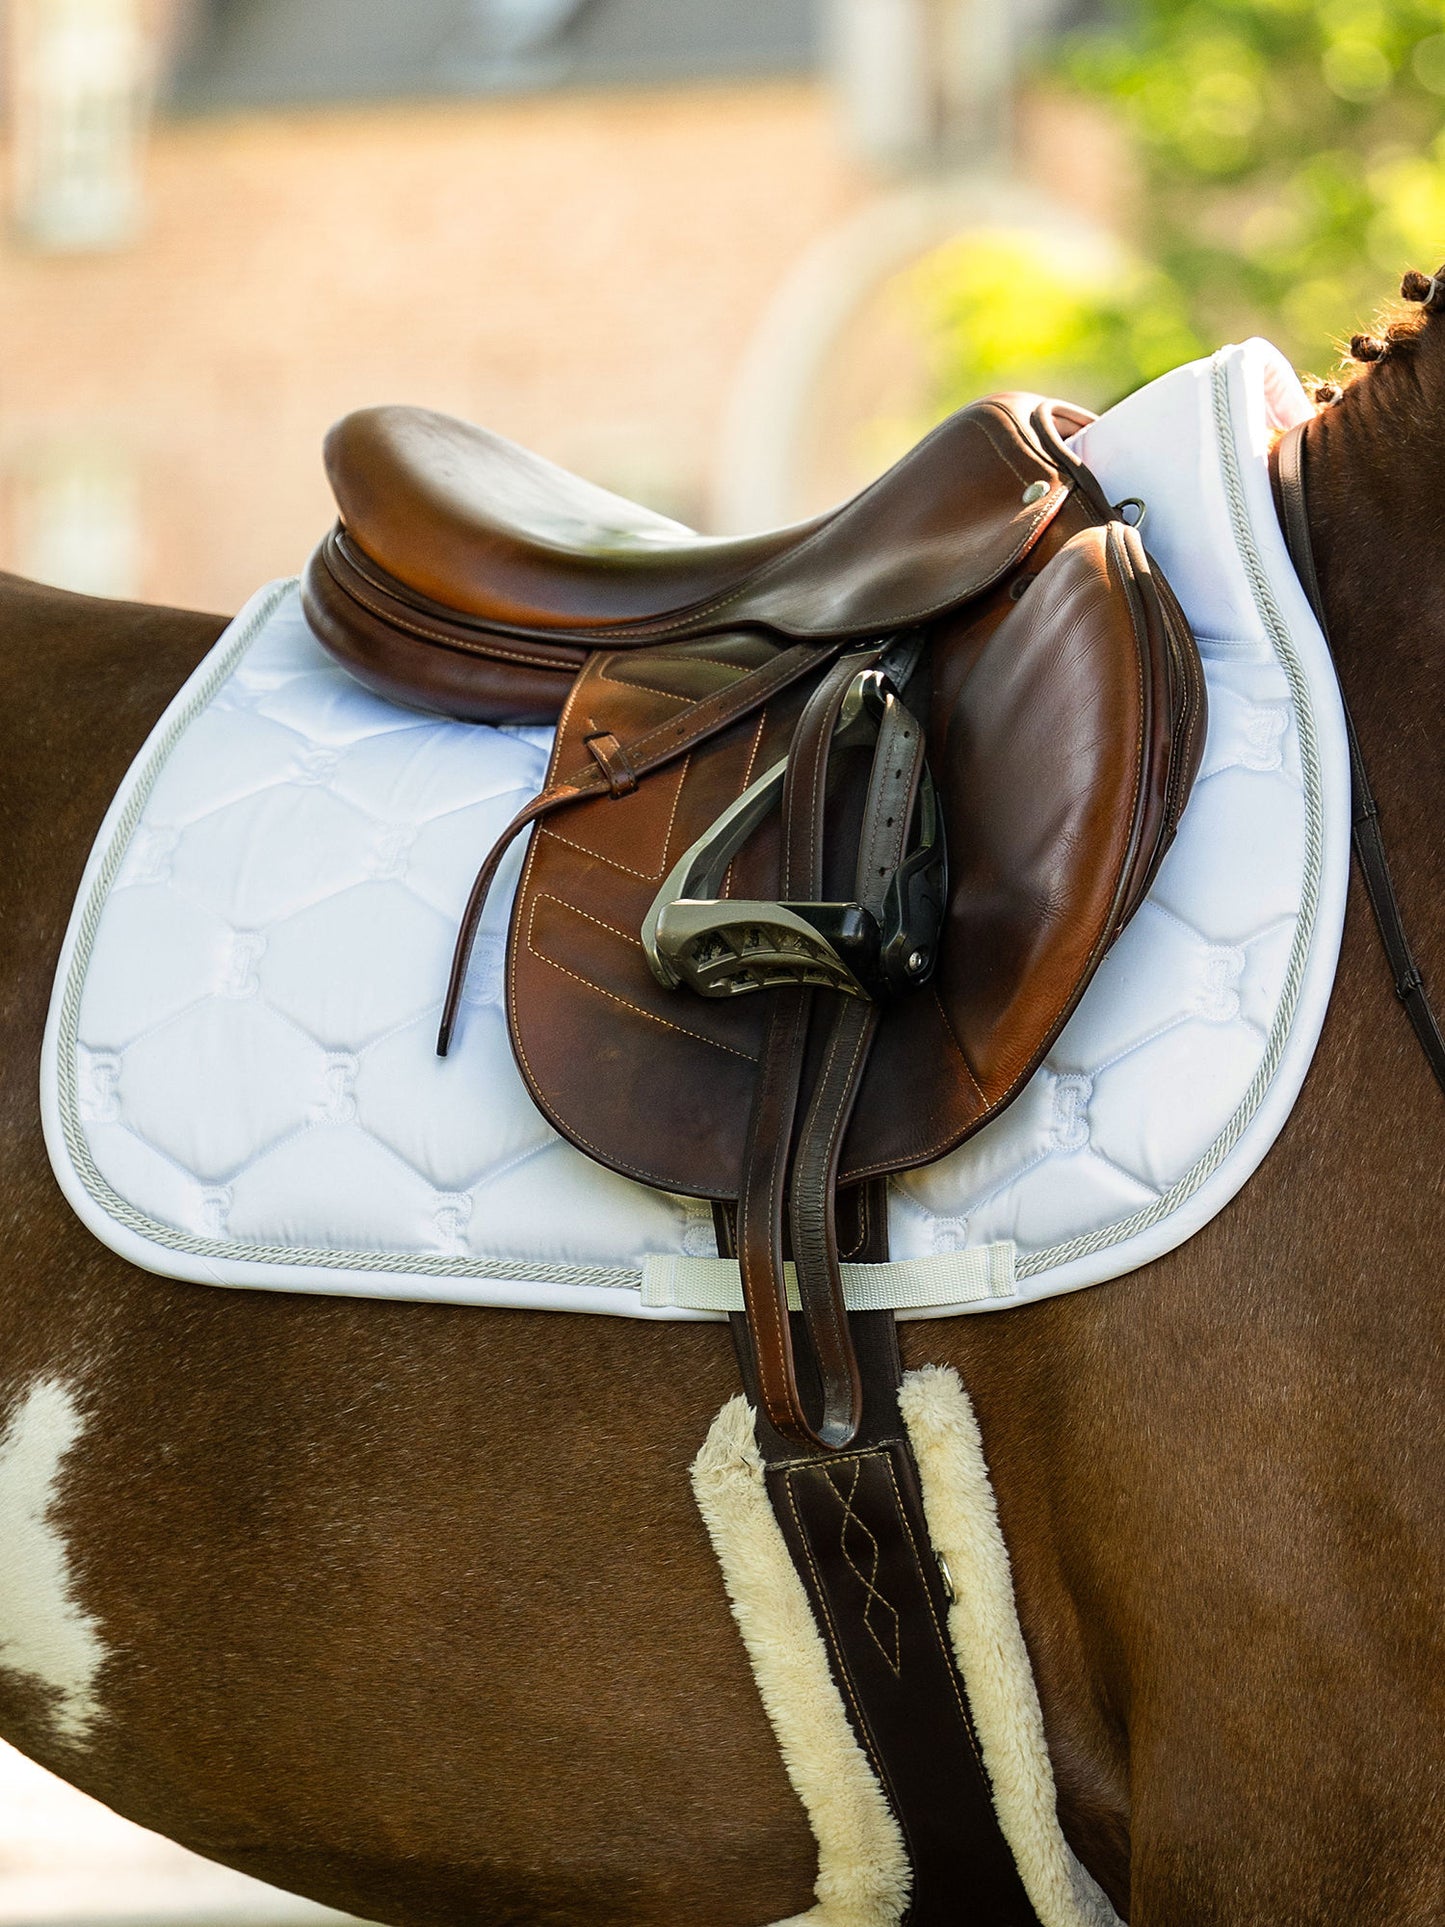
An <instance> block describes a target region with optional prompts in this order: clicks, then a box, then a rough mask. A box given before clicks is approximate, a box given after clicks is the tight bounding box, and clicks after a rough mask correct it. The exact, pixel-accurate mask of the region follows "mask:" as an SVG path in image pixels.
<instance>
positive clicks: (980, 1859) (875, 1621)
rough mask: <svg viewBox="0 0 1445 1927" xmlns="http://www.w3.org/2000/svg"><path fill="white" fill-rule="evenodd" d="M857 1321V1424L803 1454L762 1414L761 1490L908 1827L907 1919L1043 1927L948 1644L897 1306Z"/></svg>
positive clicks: (864, 1739) (857, 1725) (743, 1345)
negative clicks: (903, 1380) (910, 1431)
mask: <svg viewBox="0 0 1445 1927" xmlns="http://www.w3.org/2000/svg"><path fill="white" fill-rule="evenodd" d="M742 1322H743V1321H742V1320H741V1319H738V1318H735V1319H734V1320H733V1329H734V1336H735V1339H736V1341H737V1344H738V1352H739V1358H740V1361H741V1364H742V1369H743V1377H744V1383H745V1385H746V1386H747V1389H748V1392H749V1395H750V1396H752V1397H756V1391H755V1379H754V1377H753V1360H752V1358H751V1356H750V1354H749V1349H748V1343H747V1335H746V1332H745V1331H744V1330H740V1329H739V1328H740V1327H741V1325H742ZM851 1326H852V1331H853V1336H854V1340H855V1345H856V1350H857V1355H858V1358H859V1361H860V1372H861V1378H862V1383H863V1409H862V1420H861V1423H860V1426H859V1431H858V1435H857V1437H856V1439H855V1440H854V1443H853V1445H852V1446H850V1447H849V1448H848V1449H847V1450H845V1451H843V1452H817V1451H808V1450H806V1449H804V1450H801V1451H800V1450H799V1448H798V1447H797V1446H796V1445H795V1444H793V1443H791V1442H790V1441H788V1440H786V1439H784V1438H782V1437H780V1436H779V1434H778V1433H777V1432H776V1431H775V1429H774V1428H773V1427H772V1426H771V1425H770V1424H769V1423H768V1420H767V1417H766V1415H765V1413H764V1412H762V1411H761V1410H760V1411H759V1413H758V1416H757V1419H756V1434H757V1440H758V1446H759V1450H760V1452H761V1454H762V1458H763V1464H764V1478H765V1482H766V1485H767V1489H768V1496H769V1499H770V1501H771V1503H772V1506H773V1510H774V1513H775V1515H776V1517H777V1520H778V1524H779V1528H780V1529H781V1531H782V1534H783V1539H784V1543H785V1544H786V1545H787V1548H788V1552H789V1555H790V1557H791V1558H792V1560H793V1563H794V1566H795V1568H796V1570H797V1572H798V1576H799V1578H800V1579H801V1581H802V1584H803V1587H804V1590H805V1592H806V1593H807V1596H808V1600H809V1603H810V1605H811V1606H812V1609H813V1615H814V1619H815V1621H816V1623H817V1626H818V1629H819V1632H820V1634H821V1636H822V1639H823V1643H824V1646H825V1649H826V1651H827V1654H828V1663H829V1668H830V1670H831V1672H832V1674H833V1678H834V1681H835V1683H836V1685H837V1687H838V1692H839V1696H840V1698H841V1699H842V1702H843V1707H844V1710H845V1713H846V1714H847V1717H848V1721H849V1724H850V1726H851V1727H852V1729H853V1732H854V1734H855V1736H856V1738H857V1740H858V1744H859V1745H860V1747H861V1748H862V1749H863V1751H864V1753H865V1754H866V1756H867V1758H868V1760H869V1762H870V1764H871V1765H872V1768H873V1771H874V1773H875V1774H876V1775H877V1778H878V1782H879V1785H880V1786H881V1787H882V1789H883V1793H884V1796H885V1798H886V1799H887V1801H888V1804H889V1806H890V1808H891V1809H892V1811H893V1814H894V1817H895V1819H896V1820H897V1822H898V1825H899V1829H900V1831H901V1832H902V1834H903V1838H904V1844H905V1847H906V1849H907V1852H908V1858H909V1864H910V1868H911V1871H912V1883H911V1892H910V1904H909V1907H908V1911H907V1914H906V1916H905V1918H906V1920H907V1923H908V1927H1039V1919H1038V1915H1037V1914H1036V1912H1035V1911H1034V1908H1033V1906H1032V1904H1031V1902H1030V1901H1029V1898H1028V1895H1027V1893H1026V1892H1025V1890H1024V1886H1023V1882H1022V1880H1021V1878H1020V1876H1019V1872H1018V1867H1017V1864H1016V1862H1015V1860H1014V1856H1013V1850H1012V1848H1011V1847H1010V1846H1009V1843H1008V1840H1007V1839H1006V1837H1005V1835H1004V1833H1003V1829H1002V1828H1001V1826H1000V1825H999V1820H998V1814H997V1811H996V1809H995V1807H994V1801H993V1793H992V1788H991V1786H990V1783H989V1778H988V1772H987V1769H986V1768H985V1766H984V1764H983V1759H982V1749H981V1747H980V1745H979V1741H978V1736H977V1733H976V1731H975V1728H974V1723H973V1716H972V1711H971V1709H970V1706H969V1703H968V1695H967V1689H966V1687H965V1684H964V1681H963V1678H962V1676H961V1675H960V1673H959V1671H958V1667H957V1665H956V1663H955V1659H954V1654H953V1649H952V1644H951V1642H950V1639H949V1631H948V1611H949V1604H950V1599H951V1585H952V1582H951V1580H950V1579H947V1578H945V1575H944V1572H943V1569H942V1567H941V1566H940V1564H939V1560H938V1556H937V1553H936V1552H935V1550H934V1547H933V1544H932V1541H931V1539H930V1538H929V1534H928V1522H927V1519H926V1517H925V1515H924V1510H923V1502H922V1495H921V1491H920V1486H919V1480H918V1471H917V1466H916V1464H915V1462H914V1458H913V1453H912V1449H911V1447H910V1445H909V1443H908V1439H907V1435H906V1433H905V1431H904V1428H903V1424H902V1420H901V1416H900V1414H899V1409H898V1387H899V1383H900V1377H901V1372H900V1365H899V1358H898V1340H897V1328H896V1324H895V1320H894V1315H893V1313H892V1312H887V1311H885V1312H855V1313H854V1314H853V1316H852V1319H851ZM957 1577H958V1578H959V1579H960V1580H963V1579H965V1575H962V1574H960V1575H957Z"/></svg>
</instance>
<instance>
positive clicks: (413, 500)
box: [326, 407, 823, 631]
mask: <svg viewBox="0 0 1445 1927" xmlns="http://www.w3.org/2000/svg"><path fill="white" fill-rule="evenodd" d="M326 465H327V470H328V472H329V474H330V476H331V478H332V482H333V485H334V486H335V489H336V500H337V506H338V508H339V509H340V511H341V519H342V522H343V524H344V525H345V528H346V531H347V534H348V536H349V538H350V539H351V541H353V542H354V543H355V544H356V545H357V546H358V547H359V548H360V549H362V550H363V551H364V552H365V553H366V554H367V555H368V556H369V557H370V558H371V559H372V560H373V561H374V562H376V563H378V564H379V565H380V566H381V567H382V568H383V569H385V570H386V571H387V573H388V574H389V575H392V576H394V577H396V578H397V579H398V580H400V581H402V582H405V583H408V584H410V586H411V587H412V588H413V589H415V590H417V591H419V592H420V593H421V594H422V595H424V596H426V597H427V598H428V599H429V600H430V601H432V602H436V603H439V604H441V605H443V606H444V607H446V608H448V609H453V610H456V611H459V612H461V613H462V614H464V615H469V616H473V617H475V618H476V619H477V621H479V622H486V623H494V624H499V625H501V626H503V627H507V626H509V625H511V626H516V625H519V624H520V625H525V626H527V627H528V628H532V627H537V626H541V627H546V628H557V629H563V630H571V629H577V628H581V629H586V630H589V631H590V630H593V629H598V628H602V627H605V626H606V624H607V623H608V622H609V621H611V622H641V621H646V620H648V619H650V618H656V617H659V616H665V615H667V614H669V613H670V612H673V611H676V610H680V609H687V608H691V607H693V606H695V605H696V604H697V603H699V602H705V601H707V600H708V599H709V598H711V597H714V596H718V595H722V594H725V593H726V592H727V591H728V590H730V589H733V588H736V587H737V586H738V585H739V584H740V583H742V582H744V581H746V580H747V578H748V577H749V576H750V575H752V574H753V573H754V571H755V570H757V569H759V568H761V567H762V566H763V565H764V564H766V563H768V562H771V561H772V560H774V558H775V557H777V556H780V555H782V554H783V553H784V552H785V551H786V550H788V549H791V548H795V547H796V546H797V545H798V543H799V542H801V541H803V540H805V539H806V537H807V536H809V535H810V534H811V533H812V532H813V531H814V529H816V528H817V527H818V523H819V521H821V520H822V519H823V518H821V517H820V518H818V520H816V521H813V522H805V523H802V524H800V525H799V526H798V527H796V528H785V529H778V530H775V531H774V532H772V533H771V534H765V535H750V536H744V537H742V538H740V539H726V538H721V537H716V536H705V535H697V534H694V532H693V531H692V530H691V529H688V528H684V527H683V525H682V523H681V522H673V521H669V519H668V518H667V517H666V516H665V515H657V514H654V513H653V511H652V510H651V509H647V508H643V507H642V506H641V504H640V503H637V502H629V501H627V500H626V499H625V498H624V497H622V496H620V495H614V494H612V493H611V492H610V491H609V490H607V489H604V488H599V487H597V486H596V484H595V483H592V482H588V481H584V480H583V479H582V477H581V476H579V475H573V474H571V473H570V472H569V471H568V470H567V469H564V468H559V467H558V466H557V465H556V464H555V463H554V462H549V461H547V460H545V459H544V458H543V457H542V456H540V455H534V454H533V453H532V451H531V450H530V449H526V448H519V447H518V446H517V444H516V443H515V442H509V441H508V440H506V438H505V437H504V436H502V435H495V434H493V433H492V432H491V431H490V430H488V429H485V428H480V427H477V426H476V425H475V424H473V423H471V422H465V421H458V420H457V419H455V418H454V417H453V416H450V415H439V414H436V413H435V412H434V411H433V410H431V409H429V408H408V407H386V408H363V409H359V410H358V411H357V412H356V413H355V414H352V415H348V416H347V417H346V418H345V419H344V420H343V421H341V422H338V423H337V425H336V426H335V427H334V428H333V429H332V430H331V433H330V434H329V435H328V437H327V440H326Z"/></svg>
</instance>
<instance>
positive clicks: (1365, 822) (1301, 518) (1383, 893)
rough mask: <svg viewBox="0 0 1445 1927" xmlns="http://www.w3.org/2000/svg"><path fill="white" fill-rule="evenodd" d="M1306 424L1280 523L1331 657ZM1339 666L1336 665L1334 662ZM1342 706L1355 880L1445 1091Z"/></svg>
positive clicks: (1443, 1035)
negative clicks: (1313, 537) (1308, 481)
mask: <svg viewBox="0 0 1445 1927" xmlns="http://www.w3.org/2000/svg"><path fill="white" fill-rule="evenodd" d="M1306 426H1307V423H1305V422H1297V423H1296V424H1295V426H1294V427H1293V428H1292V429H1290V431H1289V433H1288V434H1287V435H1285V436H1284V437H1283V439H1282V440H1281V441H1280V443H1279V445H1278V447H1277V449H1276V450H1275V461H1274V482H1275V490H1276V495H1277V498H1278V502H1279V508H1280V519H1281V522H1282V523H1283V526H1284V538H1285V545H1286V547H1287V548H1288V549H1289V554H1290V560H1291V561H1292V562H1293V563H1294V566H1295V573H1296V574H1297V575H1298V576H1299V579H1300V582H1301V584H1302V586H1303V588H1304V592H1305V594H1306V595H1307V596H1308V597H1309V601H1310V607H1311V608H1312V609H1313V610H1314V612H1315V620H1316V621H1317V622H1318V623H1319V625H1320V632H1321V634H1322V635H1323V636H1324V639H1325V644H1326V647H1327V648H1328V649H1329V652H1330V654H1331V655H1332V656H1334V655H1335V647H1334V644H1333V642H1332V641H1331V640H1330V628H1329V623H1328V621H1327V620H1326V618H1325V605H1324V600H1323V598H1322V597H1321V595H1320V584H1319V576H1318V575H1317V573H1316V571H1315V558H1314V549H1313V546H1312V544H1311V542H1310V525H1309V514H1308V502H1307V497H1306V493H1305V436H1304V431H1305V428H1306ZM1336 663H1337V664H1338V658H1337V657H1336ZM1340 706H1341V708H1342V709H1343V710H1344V714H1345V733H1346V735H1347V737H1348V738H1349V745H1350V792H1351V814H1352V818H1353V828H1352V835H1353V839H1354V845H1355V855H1356V857H1357V858H1358V859H1359V865H1360V874H1361V876H1362V877H1363V878H1364V883H1365V890H1366V893H1367V894H1368V896H1369V899H1370V908H1371V909H1372V910H1373V911H1374V913H1375V925H1376V928H1377V929H1378V930H1379V932H1380V941H1381V943H1382V944H1383V945H1384V947H1385V955H1386V957H1388V959H1389V962H1390V969H1391V972H1392V973H1393V975H1394V979H1395V995H1396V996H1397V997H1398V998H1399V1000H1400V1002H1401V1003H1402V1004H1403V1005H1404V1007H1405V1014H1406V1016H1407V1017H1408V1018H1409V1019H1410V1023H1411V1025H1412V1026H1413V1027H1414V1031H1415V1035H1416V1037H1417V1038H1418V1039H1419V1040H1420V1048H1421V1050H1423V1051H1424V1053H1425V1057H1426V1060H1427V1062H1428V1063H1429V1065H1430V1068H1431V1070H1432V1071H1434V1073H1435V1081H1436V1082H1437V1083H1438V1084H1439V1086H1440V1088H1441V1090H1442V1091H1445V1031H1442V1030H1441V1028H1440V1020H1439V1019H1438V1018H1437V1017H1436V1015H1435V1012H1434V1010H1433V1008H1432V1007H1431V1003H1430V998H1429V994H1428V992H1427V991H1426V988H1425V979H1424V977H1423V976H1422V975H1421V972H1420V966H1419V965H1418V964H1417V963H1416V961H1415V956H1414V952H1413V951H1412V950H1411V948H1410V940H1409V938H1408V937H1407V936H1406V934H1405V921H1404V917H1403V915H1402V913H1401V910H1400V900H1399V897H1398V895H1397V893H1396V890H1395V880H1394V878H1393V877H1392V876H1391V874H1390V860H1389V857H1388V855H1387V854H1386V851H1385V838H1384V834H1383V832H1382V830H1381V828H1380V810H1379V805H1378V804H1377V803H1376V801H1375V797H1374V792H1373V791H1372V790H1371V788H1370V779H1369V775H1368V773H1367V771H1366V769H1365V760H1364V757H1363V756H1362V755H1361V753H1360V739H1359V735H1358V733H1357V731H1356V729H1355V719H1354V717H1353V716H1352V715H1351V714H1350V706H1349V703H1348V701H1347V700H1346V698H1345V693H1344V689H1343V688H1341V690H1340Z"/></svg>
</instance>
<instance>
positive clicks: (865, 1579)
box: [819, 1460, 903, 1680]
mask: <svg viewBox="0 0 1445 1927" xmlns="http://www.w3.org/2000/svg"><path fill="white" fill-rule="evenodd" d="M819 1470H820V1471H821V1472H822V1475H823V1483H824V1484H825V1485H826V1486H827V1488H828V1490H829V1491H830V1492H831V1493H832V1494H833V1496H834V1497H835V1498H836V1499H837V1500H838V1502H839V1504H840V1505H841V1506H842V1508H843V1518H842V1522H841V1523H840V1525H839V1528H838V1550H839V1552H841V1553H842V1555H843V1558H844V1560H845V1561H846V1562H847V1565H848V1570H849V1571H850V1572H851V1573H852V1574H853V1576H854V1577H855V1578H856V1579H857V1581H858V1583H859V1585H861V1586H862V1588H863V1590H864V1592H865V1593H866V1594H867V1599H866V1601H865V1603H864V1606H863V1625H864V1628H865V1630H866V1631H867V1634H868V1637H869V1638H870V1639H871V1640H872V1641H873V1644H874V1645H875V1646H876V1647H877V1648H878V1651H879V1652H880V1653H881V1654H882V1656H883V1663H884V1665H885V1666H886V1667H887V1668H888V1670H889V1672H890V1673H892V1675H893V1677H894V1678H895V1679H900V1680H901V1679H902V1677H903V1634H902V1627H901V1623H900V1619H899V1613H898V1608H897V1607H896V1606H895V1605H894V1604H893V1601H892V1600H891V1599H889V1598H888V1597H887V1596H886V1595H885V1594H884V1593H881V1592H880V1591H879V1590H878V1567H879V1564H880V1563H881V1560H882V1556H883V1555H882V1553H881V1551H880V1550H879V1546H878V1538H877V1535H876V1533H874V1532H873V1531H872V1529H871V1528H870V1527H869V1526H868V1525H867V1523H866V1522H865V1521H864V1520H863V1519H862V1518H861V1517H860V1516H859V1515H858V1514H857V1513H856V1512H855V1511H854V1510H853V1500H854V1497H855V1496H856V1494H857V1491H858V1481H859V1479H861V1478H862V1476H863V1466H862V1462H861V1460H854V1462H853V1483H852V1484H851V1485H850V1486H849V1488H848V1491H847V1492H846V1494H845V1493H843V1492H840V1491H839V1490H838V1482H837V1480H836V1479H835V1478H834V1477H833V1473H832V1469H831V1467H829V1466H827V1465H823V1466H820V1467H819ZM889 1470H890V1471H891V1470H892V1467H891V1466H890V1468H889ZM850 1525H855V1526H857V1528H858V1530H859V1531H860V1532H861V1533H862V1535H863V1537H864V1538H865V1539H866V1540H867V1542H868V1544H869V1546H870V1547H871V1548H872V1552H873V1568H872V1571H871V1572H867V1573H865V1572H864V1571H863V1568H862V1567H861V1566H860V1565H859V1564H858V1562H857V1560H856V1559H855V1558H854V1557H853V1555H852V1553H851V1552H850V1551H849V1550H848V1527H849V1526H850ZM875 1601H876V1602H877V1604H878V1605H880V1606H882V1607H883V1609H884V1611H885V1612H886V1613H887V1614H888V1616H889V1620H890V1621H891V1623H892V1627H893V1642H892V1643H893V1652H892V1654H891V1656H890V1654H889V1651H888V1648H887V1647H886V1646H885V1645H884V1643H883V1641H882V1640H881V1639H880V1638H879V1636H878V1629H877V1627H876V1626H875V1625H874V1624H873V1620H872V1617H871V1615H870V1608H871V1607H872V1606H873V1604H874V1602H875Z"/></svg>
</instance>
